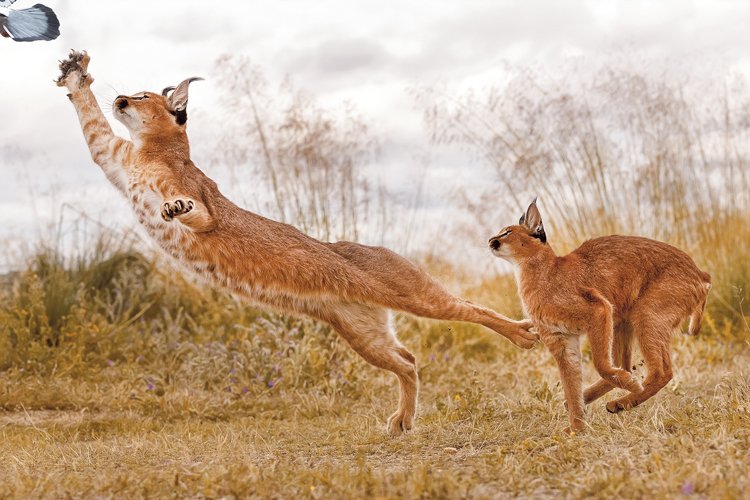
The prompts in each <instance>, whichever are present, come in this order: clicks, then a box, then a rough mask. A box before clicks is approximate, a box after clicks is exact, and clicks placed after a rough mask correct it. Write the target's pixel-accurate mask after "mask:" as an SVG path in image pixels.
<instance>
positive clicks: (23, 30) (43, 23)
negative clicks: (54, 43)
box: [0, 0, 60, 42]
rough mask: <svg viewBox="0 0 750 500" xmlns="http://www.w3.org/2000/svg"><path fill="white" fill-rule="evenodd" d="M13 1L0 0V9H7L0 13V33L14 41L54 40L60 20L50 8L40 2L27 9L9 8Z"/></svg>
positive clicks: (58, 34) (58, 33) (58, 29)
mask: <svg viewBox="0 0 750 500" xmlns="http://www.w3.org/2000/svg"><path fill="white" fill-rule="evenodd" d="M15 1H16V0H0V10H5V9H7V11H8V12H7V14H3V13H0V35H2V36H4V37H5V38H12V39H13V40H15V41H16V42H34V41H37V40H54V39H55V38H57V37H58V36H60V21H58V19H57V16H56V15H55V13H54V12H52V9H50V8H49V7H47V6H46V5H42V4H36V5H34V6H33V7H29V8H28V9H21V10H13V9H9V8H8V7H10V6H11V5H12V4H13V3H15Z"/></svg>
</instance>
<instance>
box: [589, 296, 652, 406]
mask: <svg viewBox="0 0 750 500" xmlns="http://www.w3.org/2000/svg"><path fill="white" fill-rule="evenodd" d="M584 293H585V295H584V297H585V298H586V302H585V304H586V306H587V307H586V314H587V316H588V320H589V321H588V322H589V326H588V329H587V330H588V336H589V343H590V344H591V357H592V358H593V361H594V368H596V371H597V372H599V375H601V377H602V378H603V379H604V380H606V381H607V382H609V383H610V384H612V385H613V386H614V387H619V388H620V389H625V390H627V391H630V392H641V391H642V390H643V387H642V386H641V383H640V382H639V381H638V379H636V378H635V377H634V376H633V374H632V373H630V372H629V371H627V370H625V369H623V368H619V367H615V366H614V365H613V363H612V342H613V336H614V325H613V323H612V304H610V303H609V301H607V299H606V298H604V297H603V296H602V295H601V294H600V293H599V292H597V291H596V290H588V291H586V292H584Z"/></svg>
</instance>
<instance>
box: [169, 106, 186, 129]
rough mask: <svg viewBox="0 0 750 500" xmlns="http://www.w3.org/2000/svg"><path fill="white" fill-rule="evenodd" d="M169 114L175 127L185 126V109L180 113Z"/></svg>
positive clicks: (172, 112)
mask: <svg viewBox="0 0 750 500" xmlns="http://www.w3.org/2000/svg"><path fill="white" fill-rule="evenodd" d="M170 113H171V114H172V116H174V119H175V121H176V122H177V125H185V123H187V110H186V109H181V110H180V111H170Z"/></svg>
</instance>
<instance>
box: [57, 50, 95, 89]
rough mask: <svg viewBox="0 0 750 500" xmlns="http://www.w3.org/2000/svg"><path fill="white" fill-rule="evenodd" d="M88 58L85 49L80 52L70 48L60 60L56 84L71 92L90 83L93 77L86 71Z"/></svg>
mask: <svg viewBox="0 0 750 500" xmlns="http://www.w3.org/2000/svg"><path fill="white" fill-rule="evenodd" d="M90 60H91V58H90V57H89V55H88V54H87V53H86V51H85V50H84V51H82V52H76V51H75V50H71V51H70V54H69V55H68V58H67V59H64V60H62V61H60V77H59V78H58V79H57V81H56V83H57V86H58V87H67V88H68V90H70V91H71V92H73V91H74V90H77V89H81V88H84V87H85V86H88V85H91V83H92V82H93V81H94V78H93V77H92V76H91V75H89V74H88V73H87V69H88V67H89V61H90Z"/></svg>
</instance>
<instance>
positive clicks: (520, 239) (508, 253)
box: [489, 198, 547, 262]
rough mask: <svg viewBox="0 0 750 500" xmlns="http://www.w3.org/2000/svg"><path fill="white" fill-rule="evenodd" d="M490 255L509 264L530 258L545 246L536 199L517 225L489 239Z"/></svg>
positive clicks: (542, 226)
mask: <svg viewBox="0 0 750 500" xmlns="http://www.w3.org/2000/svg"><path fill="white" fill-rule="evenodd" d="M489 245H490V250H491V251H492V254H493V255H495V256H496V257H500V258H501V259H505V260H507V261H510V262H516V261H518V260H519V259H523V258H527V257H531V256H533V255H534V254H536V253H537V252H539V251H540V250H542V249H543V248H544V247H545V246H546V245H547V235H546V234H545V232H544V225H543V224H542V214H541V213H539V209H538V208H537V206H536V198H534V201H532V202H531V205H529V208H527V209H526V213H524V214H523V215H522V216H521V220H519V221H518V224H517V225H514V226H508V227H505V228H503V229H501V230H500V232H499V233H497V235H495V236H493V237H492V238H490V241H489Z"/></svg>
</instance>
